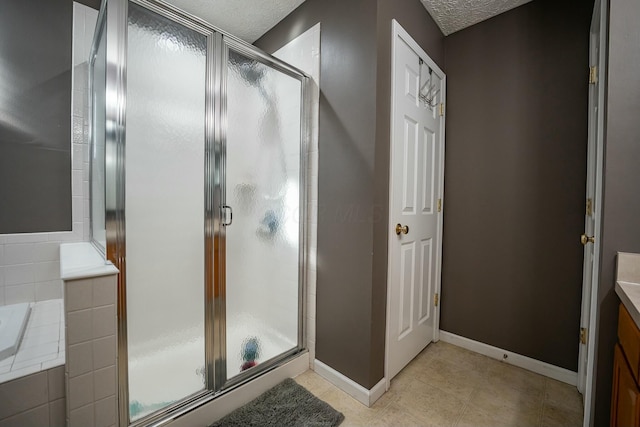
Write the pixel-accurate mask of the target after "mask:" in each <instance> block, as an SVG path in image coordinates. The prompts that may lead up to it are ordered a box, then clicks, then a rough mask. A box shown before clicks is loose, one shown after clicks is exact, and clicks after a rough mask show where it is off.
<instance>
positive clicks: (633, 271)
mask: <svg viewBox="0 0 640 427" xmlns="http://www.w3.org/2000/svg"><path fill="white" fill-rule="evenodd" d="M615 289H616V294H618V297H620V301H622V304H624V306H625V307H626V309H627V311H628V312H629V314H630V315H631V318H632V319H633V321H634V322H636V326H637V327H638V328H640V254H630V253H624V252H618V262H617V267H616V287H615Z"/></svg>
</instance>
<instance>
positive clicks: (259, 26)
mask: <svg viewBox="0 0 640 427" xmlns="http://www.w3.org/2000/svg"><path fill="white" fill-rule="evenodd" d="M530 1H532V0H421V2H422V4H423V5H424V7H425V8H426V9H427V11H428V12H429V14H430V15H431V16H432V17H433V19H434V20H435V21H436V23H437V24H438V26H439V27H440V29H441V30H442V32H443V33H444V34H445V35H449V34H451V33H454V32H456V31H459V30H461V29H463V28H466V27H469V26H471V25H473V24H477V23H478V22H481V21H484V20H485V19H489V18H491V17H492V16H496V15H499V14H501V13H502V12H506V11H507V10H510V9H513V8H514V7H518V6H520V5H523V4H525V3H529V2H530ZM168 2H169V3H171V4H173V5H175V6H176V7H178V8H180V9H182V10H184V11H186V12H188V13H190V14H192V15H195V16H197V17H199V18H202V19H204V20H205V21H207V22H210V23H211V24H213V25H214V26H216V27H218V28H220V29H222V30H224V31H227V32H228V33H231V34H233V35H235V36H237V37H240V38H241V39H243V40H245V41H247V42H249V43H253V42H254V41H256V40H257V39H258V38H260V36H262V35H263V34H264V33H266V32H267V31H269V30H270V29H271V28H273V27H274V26H275V25H276V24H277V23H278V22H280V21H281V20H282V19H283V18H284V17H285V16H287V15H288V14H289V13H291V12H292V11H293V10H294V9H296V8H297V7H298V6H300V5H301V4H302V3H303V2H304V0H168Z"/></svg>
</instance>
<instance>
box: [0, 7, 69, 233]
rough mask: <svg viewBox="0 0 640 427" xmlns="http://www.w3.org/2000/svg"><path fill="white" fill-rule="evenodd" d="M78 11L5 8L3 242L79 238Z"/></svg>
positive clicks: (0, 42) (0, 109) (0, 163)
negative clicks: (74, 78) (75, 128)
mask: <svg viewBox="0 0 640 427" xmlns="http://www.w3.org/2000/svg"><path fill="white" fill-rule="evenodd" d="M71 5H72V2H71V1H69V0H30V1H23V0H9V1H3V2H2V5H1V6H0V60H1V61H2V69H1V70H0V72H1V73H2V74H1V79H0V81H1V83H0V89H1V90H0V206H2V208H1V209H0V234H4V233H21V232H44V231H63V230H71V119H70V118H71V30H72V28H71V17H72V8H71Z"/></svg>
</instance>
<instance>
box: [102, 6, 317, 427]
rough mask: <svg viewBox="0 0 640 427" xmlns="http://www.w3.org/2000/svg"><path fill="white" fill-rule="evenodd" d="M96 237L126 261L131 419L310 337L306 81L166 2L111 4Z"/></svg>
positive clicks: (167, 409) (250, 374) (189, 399)
mask: <svg viewBox="0 0 640 427" xmlns="http://www.w3.org/2000/svg"><path fill="white" fill-rule="evenodd" d="M102 3H103V4H102V9H101V10H100V15H99V18H98V24H97V28H96V34H95V38H94V42H93V46H92V49H91V57H90V86H91V91H90V92H91V105H92V117H91V123H90V127H91V129H90V132H91V143H92V146H91V156H90V161H91V178H90V191H91V207H90V210H91V234H92V241H93V242H94V245H95V246H96V247H98V248H99V249H100V250H102V251H103V253H104V254H105V256H106V257H107V258H108V259H109V260H110V261H112V262H113V263H114V264H115V265H116V266H117V267H118V268H119V270H120V274H119V278H118V334H119V338H118V339H119V343H118V360H119V362H118V363H119V368H118V369H119V373H118V386H119V413H120V425H130V424H148V423H153V422H156V421H160V420H162V419H164V418H166V417H168V416H171V414H175V413H176V412H179V411H184V410H185V408H188V407H194V406H196V405H198V404H199V403H202V402H205V401H210V400H211V399H213V398H215V397H216V396H218V395H220V394H222V393H224V392H225V391H228V390H231V389H233V388H234V387H236V386H238V385H240V384H243V383H245V382H247V381H250V380H251V379H252V378H255V377H256V376H258V375H260V374H261V373H264V372H266V371H268V370H270V369H273V368H274V367H276V366H278V365H279V364H281V363H283V362H284V361H286V360H288V359H289V358H291V357H293V356H294V355H296V354H298V353H300V352H302V351H303V350H304V347H305V337H304V328H303V319H304V313H303V310H304V307H305V304H304V298H305V295H304V289H305V288H304V281H305V280H304V278H305V275H304V272H305V265H306V250H305V248H306V246H305V236H306V229H305V220H304V218H306V217H305V206H306V199H305V197H306V191H305V190H306V185H305V173H306V170H307V168H306V165H305V159H306V157H305V153H306V144H307V140H308V135H307V133H308V125H307V109H308V107H307V105H308V101H307V93H308V89H307V86H308V84H309V83H308V77H307V76H306V75H305V74H304V73H302V72H301V71H299V70H297V69H296V68H295V67H292V66H290V65H288V64H286V63H284V62H282V61H279V60H277V59H276V58H273V57H271V56H269V55H266V54H264V53H262V52H261V51H259V50H258V49H256V48H255V47H253V46H251V45H249V44H247V43H245V42H243V41H241V40H238V39H236V38H235V37H233V36H231V35H229V34H226V33H224V32H222V31H219V30H217V29H216V28H214V27H212V26H211V25H209V24H207V23H206V22H203V21H201V20H199V19H197V18H195V17H192V16H190V15H187V14H185V13H183V12H181V11H179V10H178V9H176V8H174V7H172V6H170V5H167V4H165V3H163V2H160V1H155V0H107V1H106V2H105V1H103V2H102Z"/></svg>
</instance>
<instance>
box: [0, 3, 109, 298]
mask: <svg viewBox="0 0 640 427" xmlns="http://www.w3.org/2000/svg"><path fill="white" fill-rule="evenodd" d="M73 14H74V16H73V27H74V28H73V65H74V66H73V70H72V79H73V83H72V84H73V86H72V88H73V94H72V95H73V96H72V100H71V106H72V111H70V112H69V114H70V115H71V116H72V117H71V126H72V134H71V137H72V141H69V143H71V144H72V155H71V165H72V166H71V169H72V170H71V174H72V176H71V195H72V219H73V226H72V229H71V231H61V232H56V233H28V234H4V235H0V305H9V304H17V303H22V302H36V301H44V300H50V299H57V298H62V282H61V280H60V270H59V261H60V257H59V255H58V246H60V243H62V242H80V241H87V240H89V145H88V129H89V124H88V118H89V114H88V107H89V106H88V105H87V101H86V99H87V90H88V87H87V59H88V58H89V49H90V47H91V41H92V39H93V30H94V28H95V23H96V21H97V18H98V11H97V10H94V9H91V8H89V7H87V6H84V5H81V4H78V3H75V2H74V4H73Z"/></svg>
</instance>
